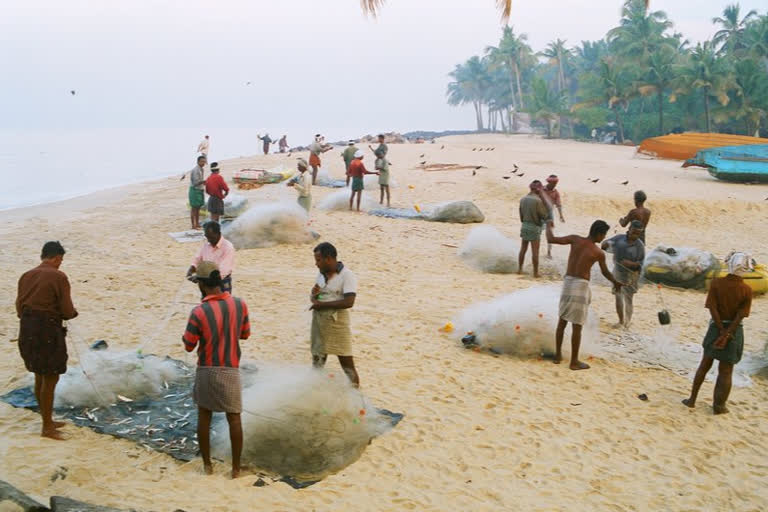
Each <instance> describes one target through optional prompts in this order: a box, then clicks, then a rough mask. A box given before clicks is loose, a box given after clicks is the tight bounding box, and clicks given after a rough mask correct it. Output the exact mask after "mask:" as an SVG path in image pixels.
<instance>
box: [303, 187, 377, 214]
mask: <svg viewBox="0 0 768 512" xmlns="http://www.w3.org/2000/svg"><path fill="white" fill-rule="evenodd" d="M351 194H352V191H351V190H350V189H349V188H342V189H341V190H337V191H336V192H331V193H330V194H328V195H327V196H325V197H324V198H322V199H321V200H320V201H319V202H318V203H317V209H318V210H325V211H331V212H332V211H344V210H349V197H350V195H351ZM353 206H354V207H355V208H357V198H355V203H354V205H353ZM375 206H376V201H374V200H373V198H372V197H371V196H370V194H369V193H368V192H365V191H363V194H362V197H361V199H360V209H361V210H364V211H367V210H369V209H371V208H373V207H375Z"/></svg>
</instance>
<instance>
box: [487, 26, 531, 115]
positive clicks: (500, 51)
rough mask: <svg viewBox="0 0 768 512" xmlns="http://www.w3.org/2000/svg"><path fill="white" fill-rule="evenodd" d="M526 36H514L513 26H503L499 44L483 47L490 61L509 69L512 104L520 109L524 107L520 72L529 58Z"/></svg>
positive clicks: (529, 49)
mask: <svg viewBox="0 0 768 512" xmlns="http://www.w3.org/2000/svg"><path fill="white" fill-rule="evenodd" d="M527 40H528V36H527V35H526V34H520V35H519V36H515V32H514V28H513V27H504V32H503V34H502V37H501V40H500V41H499V46H488V47H486V49H485V52H486V55H488V56H489V57H490V59H491V61H492V62H493V63H494V64H495V65H497V66H498V65H503V66H505V67H506V68H507V70H508V71H509V83H510V89H511V90H512V93H513V101H512V104H513V105H514V106H515V107H516V108H517V106H518V105H519V108H520V109H521V110H523V109H525V101H524V100H523V88H522V84H521V80H520V72H521V69H522V67H523V66H525V65H526V64H527V62H528V61H529V60H530V55H531V47H530V46H528V43H527V42H526V41H527ZM515 85H517V97H516V98H515V95H514V94H515Z"/></svg>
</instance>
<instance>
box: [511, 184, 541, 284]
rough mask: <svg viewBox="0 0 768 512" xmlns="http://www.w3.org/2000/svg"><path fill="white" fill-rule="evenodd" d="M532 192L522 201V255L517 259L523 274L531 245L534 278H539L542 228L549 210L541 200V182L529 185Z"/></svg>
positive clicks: (518, 266)
mask: <svg viewBox="0 0 768 512" xmlns="http://www.w3.org/2000/svg"><path fill="white" fill-rule="evenodd" d="M529 188H530V192H529V193H528V195H526V196H524V197H523V198H522V199H521V200H520V209H519V212H520V222H521V224H522V225H521V227H520V238H522V240H523V241H522V243H521V244H520V254H519V255H518V257H517V273H518V274H522V273H523V264H524V263H525V253H526V252H527V251H528V244H529V243H530V244H531V260H532V261H533V277H539V246H540V243H541V228H542V226H543V225H544V223H545V222H546V221H547V218H548V217H549V210H548V209H547V205H546V203H544V200H543V199H542V198H541V195H542V192H541V182H540V181H539V180H533V181H532V182H531V184H530V185H529Z"/></svg>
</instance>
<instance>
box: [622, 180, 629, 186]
mask: <svg viewBox="0 0 768 512" xmlns="http://www.w3.org/2000/svg"><path fill="white" fill-rule="evenodd" d="M621 184H622V185H628V184H629V180H627V181H622V182H621Z"/></svg>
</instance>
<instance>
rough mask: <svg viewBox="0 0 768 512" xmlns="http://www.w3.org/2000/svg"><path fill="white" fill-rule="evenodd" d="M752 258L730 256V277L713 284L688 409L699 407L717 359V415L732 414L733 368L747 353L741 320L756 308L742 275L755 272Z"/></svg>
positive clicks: (738, 254) (713, 403) (714, 409)
mask: <svg viewBox="0 0 768 512" xmlns="http://www.w3.org/2000/svg"><path fill="white" fill-rule="evenodd" d="M751 266H752V258H751V257H750V256H749V255H748V254H745V253H743V252H737V253H733V254H731V255H730V256H729V257H728V275H727V276H725V277H718V278H717V279H714V280H713V281H712V284H711V285H710V287H709V294H708V295H707V302H706V307H707V309H709V314H710V315H711V317H712V320H710V322H709V329H707V334H706V335H705V337H704V342H703V343H702V345H703V346H704V355H703V356H702V358H701V363H699V368H698V369H697V370H696V376H695V377H694V378H693V387H692V388H691V396H690V397H688V398H686V399H685V400H683V404H685V405H687V406H688V407H691V408H692V407H696V398H697V397H698V395H699V389H700V388H701V385H702V384H703V383H704V379H705V378H706V376H707V372H709V369H710V368H712V363H713V362H714V360H715V359H717V360H718V361H719V362H720V363H719V366H718V367H717V382H716V383H715V393H714V397H713V400H712V409H713V411H714V413H715V414H725V413H727V412H728V408H727V407H726V402H728V396H729V395H730V394H731V380H732V377H733V367H734V366H735V365H736V364H737V363H738V362H739V361H741V355H742V352H743V351H744V327H743V326H742V325H741V321H742V320H743V319H745V318H747V317H748V316H749V310H750V308H751V306H752V289H751V288H750V287H749V286H748V285H747V284H746V283H745V282H744V279H743V278H742V277H741V275H742V274H744V273H746V272H749V271H751V270H752V269H751Z"/></svg>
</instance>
